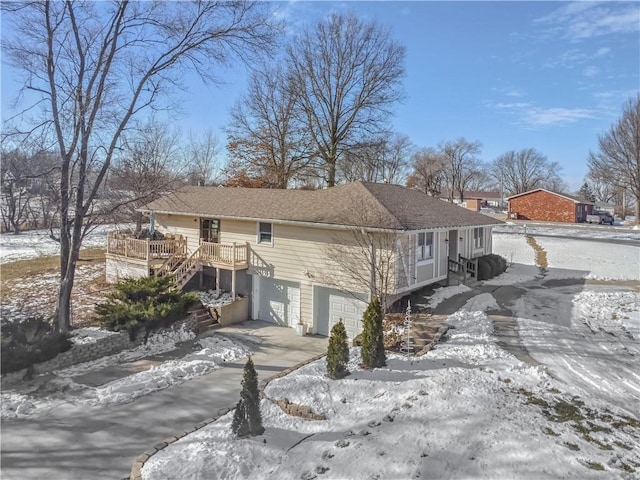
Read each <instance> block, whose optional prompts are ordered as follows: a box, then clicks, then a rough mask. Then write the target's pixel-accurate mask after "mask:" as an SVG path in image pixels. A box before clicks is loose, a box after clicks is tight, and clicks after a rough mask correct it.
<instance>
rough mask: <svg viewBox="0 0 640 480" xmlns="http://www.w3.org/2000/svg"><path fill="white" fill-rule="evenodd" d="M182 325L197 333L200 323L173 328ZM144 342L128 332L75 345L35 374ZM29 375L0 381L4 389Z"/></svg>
mask: <svg viewBox="0 0 640 480" xmlns="http://www.w3.org/2000/svg"><path fill="white" fill-rule="evenodd" d="M182 325H186V328H187V329H188V330H191V331H194V332H197V328H198V323H197V320H196V319H195V318H193V317H189V318H187V319H186V320H183V321H181V322H176V323H175V324H174V325H173V327H171V328H181V326H182ZM143 340H144V335H143V334H141V335H138V338H136V339H135V340H134V341H131V340H130V339H129V333H128V332H121V333H117V334H114V335H109V336H107V337H102V338H98V339H96V341H95V342H92V343H80V344H74V345H73V347H71V350H67V351H66V352H62V353H60V354H58V355H57V356H56V357H55V358H52V359H51V360H48V361H46V362H42V363H36V364H35V365H34V366H33V372H34V374H36V375H40V374H43V373H48V372H53V371H55V370H60V369H62V368H67V367H70V366H72V365H76V364H78V363H84V362H90V361H92V360H96V359H98V358H101V357H106V356H108V355H115V354H116V353H120V352H121V351H123V350H126V349H128V348H134V347H137V346H138V345H141V344H142V342H143ZM26 373H27V369H26V368H25V369H22V370H19V371H17V372H11V373H5V374H3V375H2V379H1V380H0V386H1V387H2V388H4V387H6V386H9V385H11V384H15V383H17V382H19V381H21V380H22V379H24V377H25V375H26Z"/></svg>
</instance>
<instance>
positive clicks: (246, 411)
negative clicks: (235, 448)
mask: <svg viewBox="0 0 640 480" xmlns="http://www.w3.org/2000/svg"><path fill="white" fill-rule="evenodd" d="M231 431H232V432H233V434H234V435H235V436H237V437H239V438H243V437H247V436H249V435H262V434H263V433H264V427H263V426H262V414H261V413H260V392H259V391H258V374H257V373H256V369H255V367H254V366H253V360H251V357H249V360H247V363H246V365H245V366H244V374H243V376H242V391H241V392H240V400H238V404H237V405H236V410H235V412H234V414H233V421H232V422H231Z"/></svg>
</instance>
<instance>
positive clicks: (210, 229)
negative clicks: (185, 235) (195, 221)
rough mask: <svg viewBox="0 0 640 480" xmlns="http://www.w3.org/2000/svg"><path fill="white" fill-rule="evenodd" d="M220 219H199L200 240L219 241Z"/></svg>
mask: <svg viewBox="0 0 640 480" xmlns="http://www.w3.org/2000/svg"><path fill="white" fill-rule="evenodd" d="M219 239H220V220H218V219H217V218H201V219H200V241H201V242H211V243H219Z"/></svg>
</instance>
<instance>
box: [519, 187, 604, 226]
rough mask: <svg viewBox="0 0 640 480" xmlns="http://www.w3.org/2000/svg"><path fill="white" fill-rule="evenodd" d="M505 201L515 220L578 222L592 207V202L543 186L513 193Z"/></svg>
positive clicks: (585, 216)
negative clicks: (552, 190)
mask: <svg viewBox="0 0 640 480" xmlns="http://www.w3.org/2000/svg"><path fill="white" fill-rule="evenodd" d="M507 201H508V202H509V210H508V216H509V218H513V219H516V220H542V221H545V222H566V223H580V222H584V221H585V220H586V219H587V215H591V214H592V213H593V208H594V204H593V202H590V201H588V200H584V199H581V198H578V197H574V196H572V195H567V194H566V193H557V192H551V191H549V190H545V189H544V188H536V189H535V190H530V191H528V192H524V193H519V194H517V195H513V196H511V197H508V198H507Z"/></svg>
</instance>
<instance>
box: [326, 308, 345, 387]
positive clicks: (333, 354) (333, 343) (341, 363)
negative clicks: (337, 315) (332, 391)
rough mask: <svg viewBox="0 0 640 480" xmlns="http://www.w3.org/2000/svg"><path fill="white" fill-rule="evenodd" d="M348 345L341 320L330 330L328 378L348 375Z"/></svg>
mask: <svg viewBox="0 0 640 480" xmlns="http://www.w3.org/2000/svg"><path fill="white" fill-rule="evenodd" d="M348 362H349V345H348V344H347V331H346V330H345V328H344V323H342V319H340V321H339V322H338V323H336V324H335V325H334V326H333V328H331V336H330V337H329V347H328V349H327V375H328V376H329V378H332V379H334V380H335V379H338V378H342V377H344V376H345V375H347V374H348V373H349V370H347V363H348Z"/></svg>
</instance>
